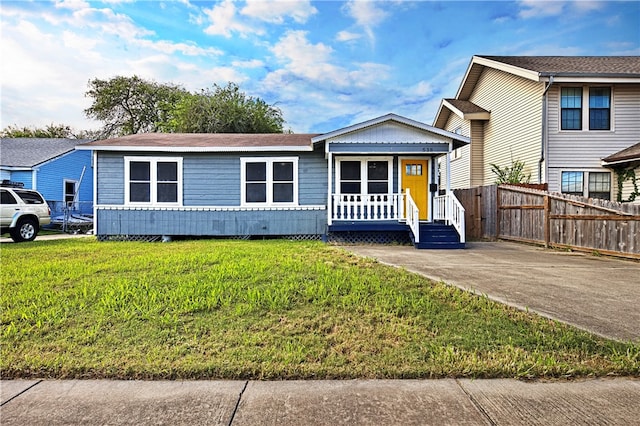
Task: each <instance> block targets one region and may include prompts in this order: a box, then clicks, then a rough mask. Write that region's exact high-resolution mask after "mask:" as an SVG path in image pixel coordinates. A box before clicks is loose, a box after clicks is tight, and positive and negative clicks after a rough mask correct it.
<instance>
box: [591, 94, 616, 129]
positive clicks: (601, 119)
mask: <svg viewBox="0 0 640 426" xmlns="http://www.w3.org/2000/svg"><path fill="white" fill-rule="evenodd" d="M610 117H611V88H609V87H591V88H589V130H609V129H610Z"/></svg>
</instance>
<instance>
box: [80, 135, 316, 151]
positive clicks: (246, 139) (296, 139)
mask: <svg viewBox="0 0 640 426" xmlns="http://www.w3.org/2000/svg"><path fill="white" fill-rule="evenodd" d="M314 136H316V134H295V133H139V134H135V135H128V136H122V137H119V138H114V139H105V140H99V141H95V142H90V143H88V144H86V145H85V146H87V147H91V146H94V147H131V148H135V147H140V148H185V149H187V148H203V149H204V148H210V149H212V150H215V149H216V148H219V149H225V148H226V149H229V148H238V149H242V150H245V151H250V150H251V149H252V148H276V147H278V148H279V147H281V148H299V147H311V138H312V137H314Z"/></svg>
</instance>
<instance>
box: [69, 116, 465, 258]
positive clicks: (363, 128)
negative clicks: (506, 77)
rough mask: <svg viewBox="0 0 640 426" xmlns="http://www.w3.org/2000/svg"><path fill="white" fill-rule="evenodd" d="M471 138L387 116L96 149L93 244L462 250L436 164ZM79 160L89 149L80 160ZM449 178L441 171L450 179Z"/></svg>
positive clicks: (124, 141)
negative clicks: (255, 241) (236, 242)
mask: <svg viewBox="0 0 640 426" xmlns="http://www.w3.org/2000/svg"><path fill="white" fill-rule="evenodd" d="M468 143H469V138H467V137H465V136H461V135H458V134H455V133H451V132H448V131H445V130H441V129H437V128H435V127H432V126H429V125H427V124H424V123H420V122H417V121H414V120H411V119H408V118H405V117H401V116H398V115H395V114H388V115H385V116H382V117H378V118H375V119H373V120H369V121H366V122H363V123H359V124H356V125H353V126H349V127H346V128H343V129H339V130H335V131H332V132H329V133H325V134H175V133H174V134H172V133H145V134H136V135H129V136H124V137H120V138H115V139H108V140H101V141H94V142H90V143H87V144H83V145H81V146H79V147H78V149H79V150H92V151H93V156H94V160H93V164H94V166H95V167H94V170H93V171H94V174H95V175H94V180H95V182H96V186H95V187H96V200H95V222H96V223H95V225H96V227H95V231H94V233H95V234H96V235H97V236H98V238H99V239H101V240H105V239H140V240H154V239H159V238H161V237H164V238H172V237H179V236H217V237H241V238H250V237H259V238H264V237H268V236H286V237H291V238H295V239H320V238H322V239H325V240H327V239H328V240H331V239H338V240H342V241H344V240H345V239H346V240H347V241H354V242H355V241H360V242H362V241H365V242H384V241H385V239H386V238H392V239H393V238H395V239H397V238H398V237H400V239H402V238H404V240H406V241H407V242H413V243H414V244H415V246H416V248H436V247H437V248H462V247H464V242H465V237H464V209H463V208H462V206H461V205H460V203H459V202H457V200H456V198H455V196H454V195H453V193H452V192H451V191H450V185H449V182H447V183H446V185H445V186H446V190H445V191H444V192H445V194H444V195H439V188H438V174H439V173H438V163H437V160H436V158H437V157H438V156H441V155H445V157H446V162H445V164H446V166H447V167H449V157H450V153H451V152H452V151H453V149H456V148H459V147H461V146H463V145H466V144H468ZM87 152H88V151H87ZM447 176H448V174H447Z"/></svg>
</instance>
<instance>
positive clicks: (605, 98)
mask: <svg viewBox="0 0 640 426" xmlns="http://www.w3.org/2000/svg"><path fill="white" fill-rule="evenodd" d="M610 100H611V89H609V88H608V87H592V88H590V89H589V108H609V106H610Z"/></svg>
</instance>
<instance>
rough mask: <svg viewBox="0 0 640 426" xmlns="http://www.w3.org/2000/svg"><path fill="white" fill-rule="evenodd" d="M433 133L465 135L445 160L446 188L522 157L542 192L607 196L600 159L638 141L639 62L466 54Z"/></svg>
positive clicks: (610, 194) (610, 186)
mask: <svg viewBox="0 0 640 426" xmlns="http://www.w3.org/2000/svg"><path fill="white" fill-rule="evenodd" d="M434 127H437V128H441V129H444V130H448V131H451V132H455V133H459V134H462V135H465V136H470V137H471V144H470V145H468V146H464V147H462V148H458V149H457V150H455V151H454V152H453V153H452V154H451V163H450V170H451V186H452V188H468V187H474V186H481V185H490V184H493V183H495V180H496V175H495V173H493V172H492V170H491V164H495V165H497V166H499V167H500V168H505V167H510V166H511V165H512V164H513V162H515V161H521V162H523V163H524V165H525V168H524V171H525V174H527V175H530V176H531V183H547V184H548V187H549V190H550V191H556V192H564V193H569V194H574V195H582V196H587V197H592V198H596V197H597V198H606V199H615V188H616V182H615V179H616V175H615V173H613V172H612V170H611V169H610V168H605V167H604V166H603V162H602V160H603V159H604V158H606V157H608V156H610V155H612V154H614V153H616V152H618V151H620V150H623V149H625V148H627V147H630V146H632V145H634V144H636V143H637V142H638V136H639V135H640V57H638V56H597V57H596V56H579V57H569V56H474V57H473V58H472V59H471V63H470V64H469V67H468V69H467V72H466V74H465V76H464V78H463V80H462V83H461V85H460V88H459V89H458V92H457V94H456V97H455V98H454V99H443V100H442V102H441V104H440V108H439V110H438V113H437V115H436V118H435V120H434ZM441 173H443V174H444V173H446V170H441Z"/></svg>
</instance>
